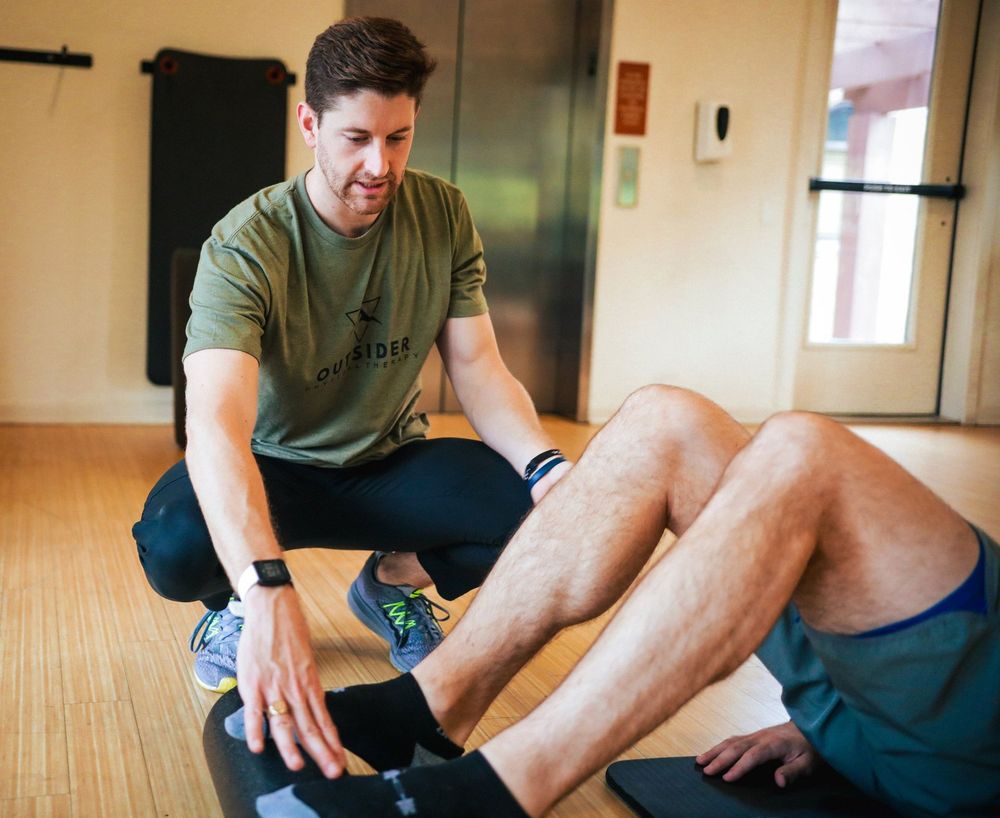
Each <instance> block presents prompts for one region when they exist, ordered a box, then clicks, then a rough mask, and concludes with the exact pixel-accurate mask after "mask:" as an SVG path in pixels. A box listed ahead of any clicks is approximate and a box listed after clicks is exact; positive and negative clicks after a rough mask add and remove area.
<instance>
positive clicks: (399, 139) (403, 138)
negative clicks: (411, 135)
mask: <svg viewBox="0 0 1000 818" xmlns="http://www.w3.org/2000/svg"><path fill="white" fill-rule="evenodd" d="M406 139H407V136H406V134H398V135H396V136H390V137H389V141H390V142H405V141H406Z"/></svg>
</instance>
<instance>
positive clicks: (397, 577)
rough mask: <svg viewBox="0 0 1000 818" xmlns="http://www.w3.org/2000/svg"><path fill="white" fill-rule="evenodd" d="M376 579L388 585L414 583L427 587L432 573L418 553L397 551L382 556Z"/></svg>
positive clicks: (416, 586) (376, 570) (419, 586)
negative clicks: (426, 568)
mask: <svg viewBox="0 0 1000 818" xmlns="http://www.w3.org/2000/svg"><path fill="white" fill-rule="evenodd" d="M375 579H377V580H378V581H379V582H384V583H385V584H386V585H412V586H413V587H414V588H426V587H427V586H428V585H430V584H431V578H430V575H429V574H428V573H427V572H426V571H425V570H424V567H423V566H422V565H421V564H420V560H418V559H417V555H416V554H414V553H411V552H409V551H396V552H393V553H391V554H386V555H385V556H384V557H382V559H381V560H379V563H378V567H377V568H376V569H375Z"/></svg>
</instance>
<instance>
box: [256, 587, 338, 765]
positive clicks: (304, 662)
mask: <svg viewBox="0 0 1000 818" xmlns="http://www.w3.org/2000/svg"><path fill="white" fill-rule="evenodd" d="M243 606H244V610H243V612H244V619H243V622H244V625H243V633H242V635H241V636H240V647H239V652H238V653H237V658H236V676H237V682H238V684H239V690H240V696H242V697H243V704H244V711H243V712H244V723H245V725H246V735H247V744H248V745H249V747H250V750H251V751H252V752H254V753H260V752H263V750H264V731H263V720H264V714H265V712H266V711H267V709H268V706H269V705H272V704H275V703H280V702H284V703H285V705H287V710H288V712H287V714H284V715H271V716H270V717H269V719H268V720H269V729H270V733H271V738H273V739H274V743H275V745H277V747H278V751H279V752H280V753H281V757H282V759H284V761H285V764H286V765H287V766H288V769H290V770H301V769H302V767H303V766H304V765H305V762H304V761H303V759H302V754H301V752H300V751H299V748H298V746H297V745H296V743H295V740H296V737H298V740H299V741H300V742H301V743H302V746H303V747H304V748H305V750H306V751H307V752H308V753H309V755H311V756H312V757H313V759H314V760H315V761H316V763H317V764H318V765H319V768H320V769H321V770H322V771H323V773H324V775H326V777H327V778H336V777H337V776H339V775H340V774H341V773H342V772H343V770H344V766H345V764H346V756H345V754H344V749H343V747H342V746H341V744H340V736H339V735H338V734H337V728H336V727H334V725H333V722H332V721H331V719H330V714H329V712H327V709H326V704H325V702H324V695H323V688H322V687H321V685H320V683H319V673H318V672H317V670H316V663H315V662H314V660H313V652H312V647H311V646H310V644H309V628H308V626H307V625H306V621H305V617H304V616H303V615H302V609H301V608H300V607H299V600H298V595H297V594H296V592H295V589H294V588H292V587H291V586H290V585H282V586H279V587H276V588H265V587H262V586H259V585H256V586H254V587H253V588H251V589H250V591H249V592H248V593H247V598H246V599H244V600H243ZM277 706H278V708H279V709H280V707H281V706H280V704H279V705H277Z"/></svg>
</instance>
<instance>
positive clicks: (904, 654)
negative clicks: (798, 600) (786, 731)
mask: <svg viewBox="0 0 1000 818" xmlns="http://www.w3.org/2000/svg"><path fill="white" fill-rule="evenodd" d="M973 528H974V530H975V532H976V535H977V536H978V538H979V542H980V544H981V547H982V551H981V557H982V560H983V563H982V565H981V566H979V568H981V569H984V570H983V571H982V576H983V581H984V584H985V588H984V590H985V613H982V612H972V611H966V610H961V611H954V610H951V611H947V612H945V613H937V614H935V615H933V616H931V617H930V618H924V619H920V618H919V617H917V618H915V620H917V621H915V623H914V624H908V625H906V626H905V627H903V628H901V629H898V630H894V631H891V632H887V633H881V634H880V633H879V632H875V633H872V634H868V635H866V636H865V637H864V638H858V637H856V636H842V635H837V634H831V633H825V632H821V631H817V630H815V629H813V628H810V627H809V626H808V625H806V624H805V623H804V622H802V620H801V619H800V617H799V614H798V611H797V610H796V609H795V606H794V605H789V606H788V607H787V608H786V609H785V611H784V612H783V613H782V615H781V617H779V619H778V621H777V623H776V624H775V626H774V628H773V629H772V630H771V632H770V633H769V634H768V636H767V637H766V638H765V640H764V642H763V643H762V644H761V646H760V648H759V649H758V650H757V656H758V657H759V658H760V660H761V661H762V662H763V663H764V665H765V666H766V667H767V668H768V670H770V671H771V673H773V674H774V676H775V677H776V678H777V679H778V681H779V682H780V683H781V686H782V702H783V703H784V705H785V708H786V709H787V710H788V713H789V716H790V717H791V719H792V721H794V722H795V724H796V726H798V728H799V729H800V730H801V731H802V733H803V734H804V735H805V736H806V738H807V739H808V740H809V741H810V743H811V744H812V745H813V746H814V747H815V748H816V750H817V751H818V752H819V753H820V755H822V756H823V757H824V758H825V759H826V760H827V761H828V762H829V763H830V765H831V766H832V767H833V768H834V769H836V770H837V771H838V772H840V773H841V774H842V775H844V776H845V777H846V778H848V779H849V780H850V781H852V782H853V783H854V784H855V785H856V786H858V787H859V788H860V789H862V790H864V791H865V792H866V793H868V794H869V795H871V796H873V797H875V798H879V799H881V800H883V801H885V802H887V803H888V804H890V805H891V806H892V807H893V808H894V809H896V810H897V811H898V812H900V813H901V814H903V815H906V816H914V818H926V817H927V816H940V815H947V816H962V818H972V817H973V816H975V818H984V816H990V815H997V816H1000V601H998V598H1000V545H997V543H996V542H995V541H994V540H992V539H990V537H989V536H988V535H987V534H985V533H984V532H983V531H981V530H979V529H976V528H975V527H973ZM935 607H938V606H935ZM932 610H933V609H932ZM904 624H905V623H904ZM881 630H883V629H880V631H881Z"/></svg>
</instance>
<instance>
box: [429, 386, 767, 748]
mask: <svg viewBox="0 0 1000 818" xmlns="http://www.w3.org/2000/svg"><path fill="white" fill-rule="evenodd" d="M747 439H748V435H747V433H746V432H745V431H744V430H743V428H742V427H741V426H739V424H737V423H736V422H735V421H734V420H733V419H732V418H731V417H729V415H727V414H726V413H725V412H723V411H722V410H721V409H720V408H719V407H718V406H716V405H715V404H713V403H711V402H710V401H708V400H706V399H705V398H702V397H700V396H698V395H695V394H694V393H691V392H687V391H685V390H680V389H673V388H670V387H646V388H644V389H642V390H639V391H638V392H636V393H635V394H633V395H632V396H631V397H630V398H629V399H628V400H626V402H625V404H624V405H623V406H622V408H621V410H620V411H619V412H618V414H616V415H615V417H614V418H612V420H611V421H610V422H609V423H608V424H607V425H606V426H605V427H604V429H602V430H601V432H599V433H598V435H597V436H596V437H595V438H594V440H593V441H592V442H591V444H590V446H588V448H587V450H586V452H585V453H584V455H583V457H581V458H580V461H579V463H577V464H576V465H575V466H574V467H573V469H572V470H571V471H570V472H569V474H568V475H567V476H566V477H564V478H563V479H562V480H561V481H560V482H559V483H558V484H557V485H556V486H555V488H554V489H553V490H552V491H551V492H549V494H548V495H547V496H546V497H545V499H544V500H543V501H542V502H541V503H540V504H539V506H538V508H537V509H535V510H534V511H533V512H532V513H531V514H530V515H529V516H528V518H527V520H526V521H525V522H524V524H523V525H522V526H521V528H520V529H519V530H518V532H517V533H516V534H515V535H514V537H513V538H512V539H511V541H510V543H509V544H508V545H507V547H506V549H505V550H504V553H503V555H502V556H501V557H500V560H499V561H498V562H497V565H496V567H495V568H494V570H493V571H492V572H491V573H490V575H489V577H488V578H487V580H486V582H485V583H484V585H483V587H482V589H481V590H480V592H479V594H478V596H477V597H476V599H475V601H474V602H473V604H472V605H471V606H470V607H469V610H468V612H467V613H466V614H465V616H464V617H463V618H462V621H461V622H459V623H458V625H457V626H456V627H455V629H454V631H453V632H452V633H451V634H450V635H449V636H448V638H447V639H446V640H445V641H444V642H443V643H442V644H441V645H440V646H439V647H438V648H437V649H436V650H435V651H434V653H432V654H431V655H430V656H429V657H428V658H427V659H426V660H424V661H423V662H421V663H420V664H419V665H418V666H417V668H416V669H415V670H414V671H413V675H414V677H415V678H416V679H417V681H418V683H419V685H420V688H421V690H422V691H423V693H424V696H425V697H426V699H427V703H428V705H429V706H430V709H431V711H432V713H433V714H434V716H435V718H436V719H437V721H438V723H439V724H440V725H441V727H442V728H443V729H444V730H445V732H446V733H447V734H448V736H449V737H450V738H451V739H452V740H454V741H456V742H458V743H463V742H464V741H465V740H466V739H467V738H468V736H469V734H470V733H471V732H472V729H473V728H474V727H475V725H476V723H477V722H478V721H479V719H480V718H481V717H482V715H483V714H484V713H485V712H486V709H487V708H488V707H489V705H490V703H491V702H492V701H493V699H494V698H496V696H497V694H499V692H500V691H501V690H502V689H503V688H504V686H505V685H506V684H507V683H508V682H509V681H510V679H511V678H512V677H513V676H514V674H515V673H517V671H518V670H520V668H521V667H522V666H523V665H524V664H525V662H527V660H528V659H530V658H531V656H533V655H534V654H535V653H536V652H537V651H538V650H539V648H541V647H542V646H543V645H544V644H545V643H546V642H548V641H549V640H550V639H551V638H552V637H553V636H554V635H555V634H556V633H558V631H560V630H561V629H562V628H564V627H567V626H569V625H572V624H576V623H578V622H582V621H585V620H587V619H591V618H593V617H595V616H597V615H599V614H600V613H602V612H604V611H605V610H607V609H608V608H609V607H610V606H611V605H612V604H613V603H614V602H615V601H617V600H618V599H619V597H620V596H621V595H622V593H624V591H625V589H626V588H627V587H628V585H629V583H631V582H632V581H633V580H634V579H635V577H636V576H637V575H638V573H639V571H640V569H641V568H642V566H643V565H644V564H645V563H646V561H647V560H648V558H649V555H650V554H651V553H652V551H653V549H654V548H655V546H656V544H657V542H659V540H660V537H661V536H662V534H663V532H664V530H665V529H666V528H668V527H669V528H670V529H671V530H672V531H673V532H674V533H676V534H682V533H683V532H684V531H686V530H687V528H688V526H690V525H691V523H692V521H693V520H694V519H695V518H696V517H697V516H698V514H699V512H700V511H701V509H702V507H703V506H704V504H705V502H706V501H707V500H708V498H709V497H710V496H711V494H712V492H713V491H714V489H715V487H716V484H717V483H718V481H719V478H720V477H721V475H722V472H723V470H724V469H725V467H726V465H727V464H728V463H729V461H730V460H731V459H732V458H733V456H734V455H735V454H736V452H738V451H739V449H740V448H741V447H742V446H743V445H744V444H745V443H746V441H747ZM512 600H516V602H517V604H516V605H515V604H511V603H512ZM497 623H502V625H501V626H500V627H498V626H497Z"/></svg>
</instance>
